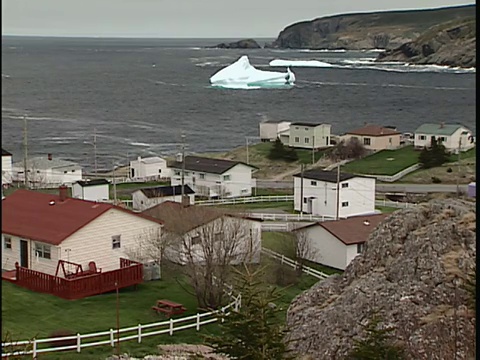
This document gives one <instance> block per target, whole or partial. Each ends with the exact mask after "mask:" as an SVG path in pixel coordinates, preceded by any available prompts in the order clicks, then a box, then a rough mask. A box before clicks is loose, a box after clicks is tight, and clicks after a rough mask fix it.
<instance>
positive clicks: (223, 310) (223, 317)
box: [222, 307, 225, 323]
mask: <svg viewBox="0 0 480 360" xmlns="http://www.w3.org/2000/svg"><path fill="white" fill-rule="evenodd" d="M223 322H225V307H222V323H223Z"/></svg>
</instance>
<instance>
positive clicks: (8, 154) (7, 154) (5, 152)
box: [2, 149, 12, 156]
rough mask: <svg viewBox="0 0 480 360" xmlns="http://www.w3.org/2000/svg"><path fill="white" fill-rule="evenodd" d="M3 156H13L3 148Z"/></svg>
mask: <svg viewBox="0 0 480 360" xmlns="http://www.w3.org/2000/svg"><path fill="white" fill-rule="evenodd" d="M2 156H12V154H11V153H9V152H8V151H7V150H5V149H2Z"/></svg>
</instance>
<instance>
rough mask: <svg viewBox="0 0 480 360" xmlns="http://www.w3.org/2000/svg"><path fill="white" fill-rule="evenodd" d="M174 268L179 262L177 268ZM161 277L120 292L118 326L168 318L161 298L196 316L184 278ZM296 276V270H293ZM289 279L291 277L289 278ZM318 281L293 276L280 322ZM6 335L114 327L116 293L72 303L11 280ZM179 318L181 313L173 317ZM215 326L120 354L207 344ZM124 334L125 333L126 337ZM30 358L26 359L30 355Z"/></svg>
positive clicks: (91, 353) (96, 354)
mask: <svg viewBox="0 0 480 360" xmlns="http://www.w3.org/2000/svg"><path fill="white" fill-rule="evenodd" d="M262 265H266V266H268V267H267V278H266V279H265V281H266V284H268V283H269V284H274V281H275V279H277V278H276V276H277V275H276V274H277V272H278V271H279V270H278V267H279V263H278V262H274V261H271V259H263V258H262ZM174 267H175V266H174ZM281 267H282V269H283V270H282V274H285V273H288V274H290V275H292V274H291V273H292V272H293V270H290V268H288V267H286V266H281ZM169 273H177V274H178V273H179V269H178V268H177V269H176V270H175V268H171V269H170V270H169ZM164 275H165V276H164V279H162V280H158V281H149V282H145V283H143V284H140V285H139V286H138V289H137V290H134V289H133V288H129V289H122V290H120V297H119V298H120V327H121V328H125V327H131V326H136V325H138V324H147V323H154V322H160V321H164V320H165V317H163V316H162V315H157V314H156V313H155V312H153V311H152V310H151V306H152V305H153V304H154V303H155V301H156V300H158V299H169V300H172V301H175V302H179V303H182V304H184V305H185V306H186V307H187V312H186V313H185V314H183V315H182V316H188V315H193V314H196V313H197V312H198V311H199V310H198V309H197V301H196V299H195V297H194V296H192V295H191V294H189V293H188V292H187V291H186V290H185V289H190V287H189V285H188V284H187V283H186V281H185V280H182V278H179V281H180V284H181V285H180V284H179V283H178V282H177V281H176V280H175V276H174V275H170V276H167V275H166V273H165V274H164ZM293 275H295V274H293ZM290 278H293V277H292V276H290ZM317 281H318V280H317V279H315V278H313V277H310V276H307V275H302V276H301V277H300V278H298V276H296V277H295V281H294V282H293V283H292V284H290V286H287V287H284V286H281V288H282V294H283V295H282V297H281V299H279V301H277V305H278V306H280V308H281V309H282V311H281V312H280V314H279V321H282V322H283V321H285V316H286V311H287V308H288V305H289V304H290V302H291V301H292V299H293V298H294V297H295V296H297V295H298V294H299V293H301V292H302V291H304V290H306V289H308V288H309V287H310V286H312V285H313V284H314V283H315V282H317ZM2 285H3V286H2V339H5V336H6V335H5V334H6V333H7V332H8V334H9V338H10V339H12V340H27V339H30V338H33V337H36V338H46V337H49V335H50V333H51V332H52V331H55V330H59V329H67V330H70V331H72V332H74V333H77V332H78V333H81V334H86V333H93V332H100V331H105V330H109V329H115V328H116V294H115V293H109V294H103V295H97V296H92V297H89V298H85V299H80V300H75V301H68V300H63V299H60V298H57V297H54V296H51V295H47V294H40V293H35V292H32V291H29V290H26V289H23V288H21V287H18V286H16V285H13V284H11V283H9V282H6V281H4V282H3V284H2ZM175 317H177V318H178V317H180V316H178V315H177V316H175ZM218 331H219V330H218V327H217V326H216V324H211V325H207V326H205V327H201V330H200V332H197V331H196V330H195V329H189V330H182V331H178V332H174V335H173V336H170V335H168V334H167V335H159V336H151V337H146V338H144V339H142V343H141V344H138V342H137V341H136V340H131V341H126V342H122V343H121V345H120V347H121V353H129V354H130V355H132V356H137V357H140V356H141V357H143V356H145V355H148V354H156V353H157V351H156V346H157V345H159V344H175V343H188V344H197V343H203V342H204V338H203V336H202V335H205V334H217V333H218ZM122 336H125V335H122ZM46 347H48V344H41V345H39V348H46ZM114 351H115V349H113V348H111V347H110V346H99V347H91V348H84V349H82V352H81V353H79V354H78V353H75V352H68V353H61V352H57V353H47V354H42V355H41V358H42V359H47V360H54V359H55V360H56V359H65V358H68V359H82V360H83V359H105V358H106V357H107V356H109V355H111V354H113V353H114ZM26 358H28V357H26Z"/></svg>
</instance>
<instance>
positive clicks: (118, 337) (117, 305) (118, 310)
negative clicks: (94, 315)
mask: <svg viewBox="0 0 480 360" xmlns="http://www.w3.org/2000/svg"><path fill="white" fill-rule="evenodd" d="M115 289H116V293H117V304H116V315H117V316H116V318H117V356H120V294H119V293H118V282H116V281H115Z"/></svg>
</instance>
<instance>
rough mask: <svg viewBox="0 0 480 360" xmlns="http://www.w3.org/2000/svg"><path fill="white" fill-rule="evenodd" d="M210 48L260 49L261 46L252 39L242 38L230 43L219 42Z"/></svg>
mask: <svg viewBox="0 0 480 360" xmlns="http://www.w3.org/2000/svg"><path fill="white" fill-rule="evenodd" d="M211 48H217V49H261V46H260V45H259V44H258V43H257V42H256V41H255V40H253V39H243V40H239V41H234V42H230V43H220V44H217V45H215V46H211Z"/></svg>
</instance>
